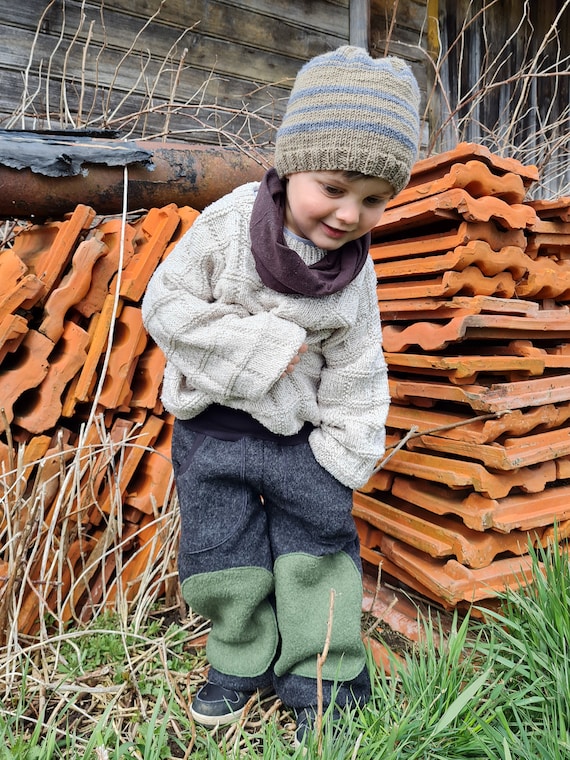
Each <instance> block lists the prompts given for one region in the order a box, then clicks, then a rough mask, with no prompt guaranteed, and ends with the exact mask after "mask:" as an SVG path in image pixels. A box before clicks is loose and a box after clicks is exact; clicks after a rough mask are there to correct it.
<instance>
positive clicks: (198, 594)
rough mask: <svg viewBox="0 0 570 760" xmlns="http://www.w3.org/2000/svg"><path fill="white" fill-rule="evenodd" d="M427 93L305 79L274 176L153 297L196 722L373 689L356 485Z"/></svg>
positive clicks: (382, 402) (172, 264)
mask: <svg viewBox="0 0 570 760" xmlns="http://www.w3.org/2000/svg"><path fill="white" fill-rule="evenodd" d="M418 106H419V92H418V87H417V83H416V81H415V79H414V77H413V75H412V73H411V71H410V69H409V68H408V67H407V65H406V64H405V63H404V62H403V61H401V60H399V59H397V58H392V57H389V58H384V59H378V60H375V59H373V58H371V57H370V56H369V55H368V54H367V53H366V51H365V50H363V49H361V48H356V47H351V46H343V47H340V48H339V49H337V50H335V51H332V52H330V53H325V54H324V55H320V56H317V57H316V58H314V59H312V60H311V61H309V62H308V63H307V64H305V66H303V67H302V68H301V70H300V71H299V73H298V75H297V78H296V80H295V84H294V87H293V90H292V92H291V97H290V100H289V103H288V106H287V110H286V113H285V116H284V118H283V121H282V124H281V127H280V129H279V131H278V133H277V138H276V145H275V160H274V168H273V169H271V170H270V171H268V172H267V173H266V175H265V177H264V179H263V181H262V182H261V183H259V182H251V183H248V184H245V185H243V186H241V187H238V188H237V189H236V190H234V191H233V192H231V193H229V194H228V195H226V196H225V197H223V198H221V199H220V200H218V201H216V202H215V203H213V204H212V205H211V206H209V207H208V208H206V209H205V210H204V211H203V213H202V214H201V215H200V217H199V218H198V219H197V220H196V221H195V222H194V225H193V226H192V228H191V229H190V230H189V232H188V233H187V234H186V235H185V236H184V238H183V239H182V240H181V241H180V242H179V243H178V244H177V246H176V247H175V249H174V250H173V251H172V253H171V254H170V255H169V257H168V258H167V259H166V260H165V261H164V262H163V263H162V264H161V265H160V266H159V267H158V269H157V270H156V272H155V274H154V276H153V277H152V279H151V282H150V284H149V287H148V290H147V293H146V295H145V298H144V301H143V318H144V322H145V325H146V327H147V329H148V331H149V333H150V335H151V336H152V337H153V338H154V340H155V341H156V343H157V344H158V345H159V346H160V348H161V349H162V350H163V351H164V353H165V355H166V358H167V366H166V369H165V373H164V382H163V402H164V406H165V408H166V409H167V410H169V411H170V412H171V413H172V414H173V415H174V416H175V418H176V421H175V424H174V431H173V440H172V458H173V464H174V474H175V478H176V486H177V491H178V496H179V501H180V512H181V537H180V550H179V573H180V581H181V585H182V593H183V595H184V598H185V600H186V602H187V603H188V605H189V606H190V607H191V608H192V610H193V611H194V612H196V613H199V614H201V615H202V616H204V617H206V618H209V619H210V621H211V625H212V627H211V632H210V635H209V637H208V644H207V656H208V660H209V663H210V670H209V676H208V683H207V684H205V685H204V686H203V687H202V688H201V689H200V690H199V691H198V693H197V695H196V696H195V699H194V701H193V704H192V714H193V716H194V718H195V719H196V721H198V722H200V723H202V724H205V725H207V726H216V725H220V724H225V723H229V722H232V721H235V720H237V719H238V718H239V717H240V715H241V714H242V712H243V708H244V705H245V704H246V702H247V701H248V699H249V698H250V697H251V696H252V694H253V693H254V692H255V691H256V690H257V689H259V688H264V687H268V686H271V687H272V688H273V689H274V690H275V692H276V694H277V695H278V696H279V697H280V698H281V700H282V701H283V703H284V704H285V705H288V706H289V707H291V708H294V709H295V711H296V715H297V725H298V729H297V736H298V738H299V739H301V738H302V736H303V735H304V733H305V732H306V730H307V726H308V725H310V722H311V720H312V719H313V718H314V715H315V708H316V704H317V656H318V655H319V653H321V652H322V651H323V648H324V646H325V640H326V634H327V622H328V619H329V616H330V615H329V608H330V599H331V589H333V590H334V597H333V600H334V602H333V615H332V634H331V637H330V645H329V650H328V656H327V658H326V660H325V663H324V667H323V673H322V679H323V681H322V683H323V692H324V704H325V706H326V705H328V704H330V702H331V700H332V699H333V696H332V695H333V694H334V699H335V705H336V706H338V707H341V708H342V707H347V706H348V707H350V706H354V705H356V704H364V703H365V702H366V701H367V699H368V698H369V695H370V680H369V674H368V671H367V668H366V662H365V650H364V646H363V643H362V639H361V635H360V618H361V605H362V581H361V564H360V555H359V542H358V536H357V533H356V529H355V525H354V520H353V518H352V514H351V509H352V489H355V488H359V487H360V486H362V485H363V484H364V483H366V481H367V480H368V478H369V477H370V475H371V473H372V470H373V469H374V467H375V465H376V463H377V461H378V459H379V458H380V457H381V456H382V454H383V452H384V424H385V420H386V414H387V410H388V404H389V395H388V386H387V376H386V366H385V362H384V359H383V354H382V348H381V332H380V318H379V311H378V303H377V296H376V277H375V274H374V266H373V263H372V260H371V259H370V258H369V256H368V247H369V243H370V230H371V229H372V228H373V227H374V226H375V225H376V224H377V223H378V221H379V219H380V217H381V215H382V213H383V211H384V209H385V207H386V204H387V203H388V201H389V199H390V198H392V197H393V196H394V195H395V194H396V193H398V192H399V191H400V190H401V189H402V188H403V187H404V186H405V185H406V184H407V182H408V179H409V176H410V171H411V167H412V165H413V163H414V161H415V159H416V156H417V145H418V133H419V118H418Z"/></svg>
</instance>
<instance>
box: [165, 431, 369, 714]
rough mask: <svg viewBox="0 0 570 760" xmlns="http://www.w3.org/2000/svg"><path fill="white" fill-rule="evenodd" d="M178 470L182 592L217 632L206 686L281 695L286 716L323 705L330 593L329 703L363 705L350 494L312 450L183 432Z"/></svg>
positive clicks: (365, 686)
mask: <svg viewBox="0 0 570 760" xmlns="http://www.w3.org/2000/svg"><path fill="white" fill-rule="evenodd" d="M285 440H286V439H285ZM172 459H173V465H174V475H175V479H176V488H177V492H178V498H179V502H180V514H181V535H180V548H179V558H178V568H179V575H180V582H181V587H182V593H183V596H184V599H185V601H186V602H187V603H188V605H189V606H190V607H191V608H192V610H193V611H194V612H196V613H198V614H200V615H202V616H204V617H205V618H208V619H209V620H210V621H211V625H212V627H211V632H210V634H209V636H208V643H207V648H206V654H207V657H208V660H209V662H210V666H211V667H210V673H209V679H210V680H211V681H213V682H214V683H217V684H219V685H220V686H226V687H228V688H234V689H238V690H241V691H249V690H252V691H253V690H254V689H256V688H261V687H266V686H273V688H274V690H275V692H276V694H277V695H278V696H279V697H280V698H281V700H282V701H283V702H284V704H286V705H288V706H289V707H294V708H301V707H308V706H314V705H316V700H317V680H316V675H317V656H318V655H319V654H320V653H321V652H322V651H323V649H324V646H325V641H326V636H327V625H328V622H329V617H330V600H331V589H332V590H333V595H334V596H333V599H334V601H333V616H332V631H331V637H330V642H329V650H328V655H327V658H326V661H325V663H324V666H323V672H322V677H323V697H324V701H325V704H328V703H330V701H332V699H334V700H335V702H336V703H337V704H338V705H340V706H345V705H350V704H353V703H356V702H358V703H361V704H362V703H364V702H365V701H367V699H368V698H369V696H370V680H369V675H368V671H367V668H366V658H365V650H364V646H363V643H362V638H361V634H360V617H361V609H362V578H361V564H360V553H359V542H358V535H357V533H356V528H355V525H354V520H353V518H352V512H351V510H352V491H351V490H350V489H349V488H347V487H346V486H343V485H342V484H341V483H340V482H339V481H337V480H336V479H335V478H334V477H333V476H332V475H330V473H328V472H327V471H326V470H325V469H324V468H323V467H321V466H320V465H319V463H318V462H317V461H316V460H315V458H314V456H313V453H312V451H311V448H310V446H309V444H308V443H306V442H302V443H296V444H295V445H286V444H283V443H281V442H276V441H274V440H261V439H257V438H249V437H244V438H241V439H239V440H234V441H228V440H222V439H219V438H213V437H211V436H208V435H205V434H204V433H199V432H195V431H192V430H190V429H188V428H187V427H186V426H185V424H184V422H183V421H180V420H176V422H175V425H174V431H173V439H172ZM333 695H334V696H333Z"/></svg>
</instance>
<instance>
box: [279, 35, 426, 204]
mask: <svg viewBox="0 0 570 760" xmlns="http://www.w3.org/2000/svg"><path fill="white" fill-rule="evenodd" d="M419 101H420V94H419V89H418V85H417V82H416V80H415V78H414V75H413V74H412V71H411V70H410V68H409V67H408V65H407V64H406V63H405V62H404V61H403V60H401V59H400V58H396V57H394V56H388V57H387V58H376V59H375V58H372V57H371V56H370V55H369V54H368V53H367V52H366V50H364V48H359V47H352V46H350V45H344V46H342V47H339V48H338V49H337V50H333V51H332V52H330V53H324V54H323V55H319V56H317V57H316V58H313V59H312V60H310V61H309V62H308V63H306V64H305V65H304V66H303V67H302V68H301V69H300V71H299V73H298V74H297V78H296V79H295V83H294V85H293V89H292V91H291V95H290V98H289V102H288V104H287V110H286V112H285V115H284V117H283V121H282V123H281V126H280V128H279V130H278V131H277V137H276V142H275V156H274V166H275V169H276V171H277V174H278V175H279V177H281V178H282V177H284V176H285V175H286V174H293V173H295V172H305V171H326V170H333V171H334V170H345V171H356V172H361V173H362V174H366V175H369V176H372V177H381V178H382V179H385V180H386V181H387V182H389V183H390V184H391V185H392V187H393V188H394V190H395V192H396V193H398V192H400V190H402V189H403V188H404V187H405V186H406V185H407V183H408V180H409V178H410V172H411V169H412V165H413V164H414V162H415V161H416V158H417V154H418V141H419V113H418V109H419Z"/></svg>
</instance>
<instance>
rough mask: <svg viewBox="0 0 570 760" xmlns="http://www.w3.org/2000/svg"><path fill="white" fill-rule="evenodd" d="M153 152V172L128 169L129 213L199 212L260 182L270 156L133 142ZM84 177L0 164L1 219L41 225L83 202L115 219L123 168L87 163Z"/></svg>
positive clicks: (140, 166) (139, 166)
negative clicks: (171, 205)
mask: <svg viewBox="0 0 570 760" xmlns="http://www.w3.org/2000/svg"><path fill="white" fill-rule="evenodd" d="M136 144H137V145H139V146H140V147H141V148H142V149H144V150H146V151H150V152H151V153H152V163H153V165H154V168H153V169H152V170H151V169H149V168H147V167H146V166H144V165H143V164H140V163H137V164H131V165H130V166H129V167H128V180H129V182H128V204H127V205H128V209H129V211H135V210H138V209H148V208H153V207H159V208H160V207H161V206H165V205H167V204H168V203H175V204H176V205H177V206H191V207H192V208H195V209H198V210H199V211H201V210H202V209H203V208H204V207H205V206H207V205H208V204H209V203H211V202H212V201H214V200H216V199H218V198H220V197H221V196H222V195H224V194H225V193H228V192H230V190H233V189H234V188H235V187H237V186H238V185H241V184H243V183H244V182H250V181H253V180H259V179H261V177H262V176H263V174H264V172H265V170H266V168H267V167H268V166H270V164H271V153H269V152H263V151H256V153H255V157H254V156H253V155H248V154H246V153H245V152H243V151H241V150H238V149H236V148H227V147H218V146H210V145H191V144H188V145H186V144H182V143H153V142H144V141H141V142H139V143H136ZM86 169H87V171H86V173H85V174H82V175H77V176H73V177H47V176H44V175H43V174H37V173H34V172H32V171H31V170H30V169H12V168H9V167H6V166H3V165H0V217H2V218H4V219H13V218H16V219H31V220H38V221H40V220H45V219H48V218H54V219H57V218H60V217H61V216H62V215H63V214H66V213H68V212H70V211H73V209H74V208H75V207H76V206H77V204H78V203H83V204H86V205H88V206H91V207H92V208H93V209H94V210H95V211H96V213H97V214H101V215H107V214H117V213H120V212H121V210H122V203H123V173H124V172H123V167H122V166H106V165H100V164H89V163H88V158H86Z"/></svg>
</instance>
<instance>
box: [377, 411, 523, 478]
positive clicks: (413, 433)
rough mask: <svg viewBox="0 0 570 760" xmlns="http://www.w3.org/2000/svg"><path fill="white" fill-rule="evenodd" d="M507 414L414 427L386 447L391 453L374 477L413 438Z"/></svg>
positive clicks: (508, 412) (506, 412) (504, 412)
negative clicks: (425, 428) (432, 426)
mask: <svg viewBox="0 0 570 760" xmlns="http://www.w3.org/2000/svg"><path fill="white" fill-rule="evenodd" d="M505 414H511V410H510V409H505V410H504V411H502V412H492V413H491V414H482V415H480V416H476V417H470V418H469V419H468V420H460V421H459V422H450V423H449V424H448V425H438V426H437V427H434V428H428V429H427V430H420V429H419V428H418V427H417V425H412V427H411V428H410V429H409V430H408V432H407V433H406V435H405V436H404V437H403V438H402V439H401V440H400V441H398V443H392V444H390V445H389V446H386V451H390V453H389V454H388V456H387V457H385V458H384V459H383V460H382V461H381V462H380V464H379V465H378V466H377V467H376V468H375V469H374V470H373V472H372V475H376V473H377V472H380V470H381V469H382V468H383V467H384V466H385V465H386V464H387V463H388V462H389V461H390V459H392V457H393V456H394V454H396V453H397V452H398V451H399V450H400V449H401V448H402V447H403V446H405V445H406V443H407V442H408V441H410V440H411V439H412V438H419V437H421V436H422V435H432V434H433V433H441V432H443V431H444V430H453V429H454V428H458V427H462V426H463V425H470V424H471V423H472V422H480V421H481V420H483V421H484V420H497V419H499V417H503V416H504V415H505Z"/></svg>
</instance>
